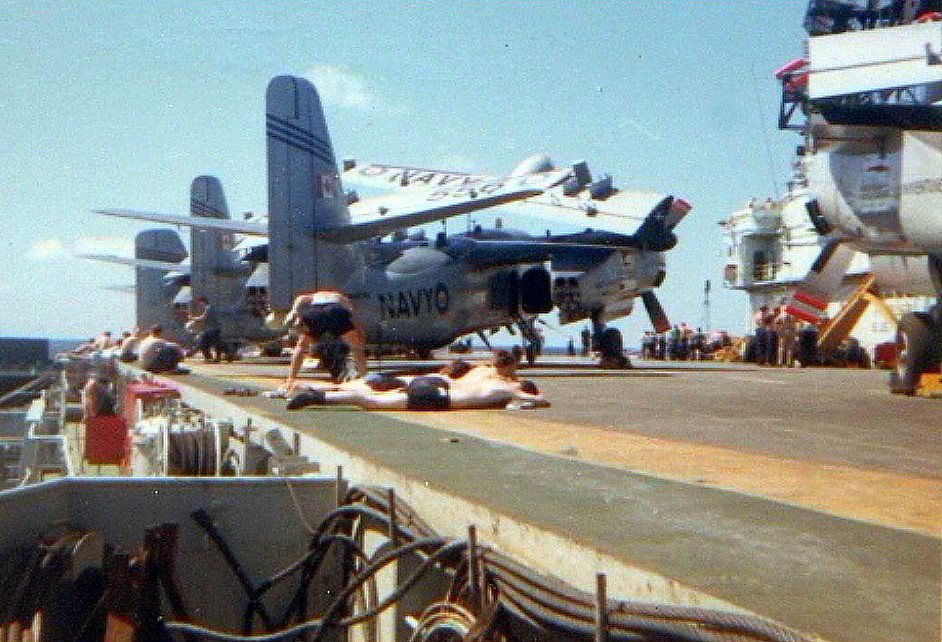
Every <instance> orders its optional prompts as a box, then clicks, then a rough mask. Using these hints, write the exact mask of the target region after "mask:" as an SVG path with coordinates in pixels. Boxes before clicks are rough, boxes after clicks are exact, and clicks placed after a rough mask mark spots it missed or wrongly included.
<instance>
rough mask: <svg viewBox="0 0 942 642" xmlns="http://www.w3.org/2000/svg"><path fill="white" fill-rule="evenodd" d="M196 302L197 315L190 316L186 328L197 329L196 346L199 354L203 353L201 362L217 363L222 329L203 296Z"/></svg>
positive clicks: (220, 351) (214, 310) (217, 317)
mask: <svg viewBox="0 0 942 642" xmlns="http://www.w3.org/2000/svg"><path fill="white" fill-rule="evenodd" d="M196 302H197V303H198V304H199V306H200V310H199V314H197V315H194V316H191V317H190V320H189V322H188V323H187V326H188V327H194V328H199V342H198V345H199V350H200V352H202V353H203V361H205V362H206V363H218V362H219V358H220V356H221V353H222V340H221V337H222V328H221V327H220V325H219V315H218V314H217V313H216V308H214V307H213V306H212V305H211V304H210V302H209V299H207V298H206V297H205V296H201V297H200V298H198V299H197V300H196ZM190 324H194V325H192V326H191V325H190Z"/></svg>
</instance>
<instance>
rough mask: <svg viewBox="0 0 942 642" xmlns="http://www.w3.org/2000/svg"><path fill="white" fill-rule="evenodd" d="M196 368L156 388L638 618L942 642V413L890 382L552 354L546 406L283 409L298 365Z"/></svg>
mask: <svg viewBox="0 0 942 642" xmlns="http://www.w3.org/2000/svg"><path fill="white" fill-rule="evenodd" d="M429 363H430V362H417V361H383V362H372V363H371V370H374V371H402V370H410V369H415V368H419V367H431V366H430V365H429ZM187 365H188V367H192V372H191V373H190V374H187V375H180V376H173V377H159V376H158V377H155V378H156V379H158V380H161V381H166V382H167V383H170V384H171V385H174V386H176V387H178V388H179V389H180V392H181V396H182V399H183V401H184V402H186V403H187V404H190V405H193V406H195V407H197V408H199V409H201V410H203V411H205V412H207V413H209V414H211V415H216V416H232V417H234V418H235V419H236V420H245V419H250V420H251V422H252V425H254V426H255V427H257V428H259V429H263V428H264V427H265V426H266V425H272V426H276V427H278V428H279V429H280V430H282V432H284V431H288V433H291V434H292V438H291V443H293V445H294V447H295V449H296V450H298V452H301V453H304V454H305V455H307V456H309V457H310V458H312V459H314V460H316V461H318V462H319V464H320V465H321V470H322V472H324V473H328V474H329V472H330V467H331V466H336V465H339V466H342V467H343V471H344V474H345V475H347V476H349V477H350V478H351V479H353V480H354V481H358V482H361V483H372V484H385V485H389V486H392V487H394V488H395V490H396V493H397V495H398V496H401V497H403V498H404V500H405V501H407V502H409V503H410V504H412V505H413V507H414V508H415V509H416V510H417V512H418V513H419V514H421V515H423V517H424V518H425V519H427V520H428V521H429V523H431V524H432V525H433V526H434V527H435V528H436V529H438V530H439V531H440V532H442V533H446V534H453V533H450V532H449V529H453V531H454V532H457V533H460V532H461V531H462V530H463V529H465V528H466V527H467V525H468V524H472V523H473V524H475V525H476V527H477V529H478V532H479V533H480V534H481V538H482V539H483V540H484V541H485V542H487V543H488V544H489V545H492V546H494V547H495V548H497V549H498V550H503V551H505V552H506V553H508V554H511V555H513V556H515V557H517V558H518V559H521V561H523V562H525V563H527V564H529V565H531V566H533V567H534V568H537V569H538V570H541V571H543V572H546V573H552V574H554V575H558V576H559V577H563V578H565V579H566V581H568V582H571V583H573V584H575V585H577V586H578V585H582V586H583V587H587V586H589V585H591V584H593V583H594V578H595V574H596V573H597V572H606V573H609V578H610V579H609V582H610V588H609V594H610V595H612V596H617V597H618V598H620V599H637V600H641V601H652V602H666V603H673V604H679V605H702V606H710V607H720V608H730V609H734V610H741V611H745V612H751V613H756V614H759V615H762V616H765V617H768V618H771V619H773V620H775V621H778V622H780V623H782V624H785V625H787V626H790V627H794V628H795V629H797V630H799V631H802V632H804V633H807V634H811V635H814V636H820V637H821V638H823V639H828V640H913V641H916V640H938V639H939V637H940V597H942V588H940V575H942V432H940V422H939V418H940V415H942V413H940V405H939V403H938V402H937V401H931V400H923V399H915V398H909V397H902V396H896V395H891V394H889V393H887V392H886V386H885V379H886V373H884V372H880V371H875V370H854V369H800V368H796V369H773V368H760V367H757V366H754V365H751V364H712V363H702V362H699V363H695V362H646V361H636V362H635V367H634V368H631V369H627V370H602V369H599V368H597V367H595V366H594V365H592V364H590V363H589V362H588V361H587V360H584V359H581V358H578V357H572V358H570V357H547V358H546V361H545V362H539V363H537V364H536V365H535V366H533V367H530V368H522V369H521V371H520V375H521V377H522V378H527V379H532V380H533V381H535V382H536V384H537V385H538V386H539V388H540V390H541V392H542V393H543V394H544V396H546V397H547V398H548V399H549V400H550V401H551V402H552V406H551V407H550V408H546V409H535V410H487V411H442V412H435V411H429V412H406V411H401V412H367V411H362V410H359V409H355V408H348V407H329V408H325V407H312V408H306V409H302V410H297V411H288V410H286V409H285V402H284V401H283V400H280V399H271V398H267V397H265V396H263V395H261V394H251V393H254V392H256V391H258V392H261V391H264V390H274V389H275V388H276V387H277V386H278V385H279V384H280V383H281V382H282V380H283V377H284V376H285V373H286V365H285V364H284V363H283V362H273V361H267V362H266V361H251V360H250V361H242V362H234V363H231V364H215V365H203V364H198V363H190V364H187ZM304 376H305V377H310V378H320V376H321V375H319V374H317V373H306V374H305V375H304ZM246 390H247V391H249V393H250V394H248V395H244V392H245V391H246ZM233 392H243V395H239V394H232V393H233Z"/></svg>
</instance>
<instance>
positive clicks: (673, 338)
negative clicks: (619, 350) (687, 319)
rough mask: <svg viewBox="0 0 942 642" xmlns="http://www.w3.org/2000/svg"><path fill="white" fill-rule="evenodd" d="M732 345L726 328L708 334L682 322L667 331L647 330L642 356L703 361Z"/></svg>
mask: <svg viewBox="0 0 942 642" xmlns="http://www.w3.org/2000/svg"><path fill="white" fill-rule="evenodd" d="M731 345H732V339H731V338H730V336H729V334H727V333H726V331H725V330H722V331H719V332H714V333H712V334H710V335H707V334H705V333H704V332H703V331H702V330H701V329H700V328H697V329H696V330H694V329H691V328H690V327H688V326H687V324H686V323H681V324H679V325H678V324H674V326H673V327H672V328H671V329H670V330H668V331H666V332H652V331H650V330H648V331H646V332H645V333H644V335H643V336H642V337H641V357H642V358H643V359H655V360H659V361H701V360H703V359H708V358H709V357H710V355H711V354H713V353H714V352H716V351H717V350H722V349H723V348H728V347H730V346H731Z"/></svg>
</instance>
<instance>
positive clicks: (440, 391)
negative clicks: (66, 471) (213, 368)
mask: <svg viewBox="0 0 942 642" xmlns="http://www.w3.org/2000/svg"><path fill="white" fill-rule="evenodd" d="M198 303H199V307H198V308H197V311H196V314H193V315H191V316H190V317H189V321H188V323H187V329H188V330H190V331H191V332H195V333H197V336H198V341H197V345H198V348H197V349H198V350H199V351H200V352H202V354H203V358H204V360H205V361H206V362H208V363H213V362H217V361H218V360H219V358H220V351H219V347H218V344H219V330H218V328H219V323H218V317H217V316H216V313H215V311H214V310H213V308H212V306H211V305H210V303H209V301H208V300H206V299H205V298H201V299H199V300H198ZM285 324H286V330H287V331H288V332H290V333H293V334H294V335H296V337H297V339H296V343H295V346H294V350H293V354H292V357H291V362H290V365H289V367H288V374H287V377H286V379H285V382H284V384H283V385H282V386H281V387H280V388H279V389H278V390H277V391H276V393H275V396H280V397H283V398H285V399H286V400H287V403H288V408H289V409H292V410H294V409H298V408H303V407H305V406H309V405H315V404H316V405H327V404H345V405H355V406H359V407H361V408H367V409H400V410H444V409H448V408H465V409H467V408H504V407H507V406H508V405H509V404H516V405H518V406H521V407H523V406H528V407H535V406H543V405H548V402H546V400H545V399H544V398H543V397H542V396H541V395H540V393H539V391H538V390H537V388H536V385H535V384H533V383H532V382H529V381H521V380H519V379H518V378H517V375H516V368H517V365H518V363H519V360H520V356H519V355H514V354H510V353H507V352H504V351H499V352H497V353H496V354H495V356H494V359H493V360H492V361H491V362H489V363H485V364H479V365H472V364H469V363H467V362H465V361H462V360H455V361H453V362H451V363H450V364H448V365H447V366H445V367H444V368H442V369H441V370H439V371H438V372H435V373H432V374H424V375H397V376H391V375H385V374H372V375H371V374H370V373H369V372H368V367H367V360H366V339H365V336H364V334H363V331H362V327H361V325H360V321H359V318H358V315H357V312H356V309H355V307H354V306H353V304H352V302H351V301H350V300H349V299H348V298H347V297H346V296H344V295H343V294H341V293H339V292H328V291H321V292H314V293H311V294H303V295H300V296H298V297H297V298H296V299H295V301H294V304H293V305H292V308H291V310H290V312H289V313H288V315H287V317H286V319H285ZM328 336H330V337H333V338H335V339H337V340H339V341H341V342H342V343H343V344H344V345H345V347H346V348H347V350H349V354H350V357H351V359H352V361H353V364H354V367H355V370H356V378H355V379H352V380H350V381H346V382H342V383H323V382H311V381H309V380H304V381H301V380H299V378H298V375H299V373H300V370H301V366H302V364H303V362H304V359H305V358H306V357H307V356H308V355H310V354H312V353H313V352H314V350H315V349H316V348H317V346H318V344H319V343H320V342H322V341H323V340H324V339H325V338H327V337H328ZM186 356H187V350H186V348H185V347H184V346H183V345H181V344H180V343H177V342H175V341H170V340H168V339H165V338H164V337H163V328H162V327H161V326H160V325H154V326H152V327H151V328H149V329H148V330H147V331H146V332H144V331H142V330H141V329H140V328H137V329H135V330H134V331H133V332H124V333H122V336H121V337H120V338H118V339H115V338H113V337H112V335H111V332H110V331H106V332H103V333H102V334H101V335H99V336H98V337H96V338H94V339H91V340H89V342H88V343H86V344H84V345H82V346H80V347H78V348H77V349H76V350H73V351H71V352H69V353H67V354H66V355H63V358H65V359H69V360H87V361H89V363H91V364H92V366H93V367H94V366H95V365H96V364H97V365H98V366H102V365H103V364H106V363H109V362H110V361H111V360H112V359H117V360H118V361H121V362H124V363H133V364H136V365H138V366H139V367H141V368H142V369H143V370H145V371H147V372H150V373H154V374H186V373H187V372H188V370H186V369H184V368H182V367H181V366H180V364H181V362H183V360H184V359H185V358H186ZM99 370H103V368H99ZM107 382H108V377H106V376H98V375H94V376H90V377H89V378H88V381H87V383H86V385H85V389H84V390H83V393H84V394H83V410H84V412H85V416H86V417H97V416H109V415H111V414H113V411H114V408H113V405H114V404H113V399H112V400H111V401H110V402H109V397H108V395H107V394H105V392H106V390H107Z"/></svg>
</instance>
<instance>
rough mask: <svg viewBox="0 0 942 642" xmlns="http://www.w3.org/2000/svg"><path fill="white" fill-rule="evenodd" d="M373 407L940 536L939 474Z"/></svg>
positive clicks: (599, 462)
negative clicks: (917, 474)
mask: <svg viewBox="0 0 942 642" xmlns="http://www.w3.org/2000/svg"><path fill="white" fill-rule="evenodd" d="M196 369H197V370H202V369H201V368H196ZM213 374H214V376H220V374H222V373H219V372H215V373H213ZM223 376H225V375H223ZM236 377H237V378H238V379H240V380H241V384H243V385H244V384H253V385H257V386H259V387H262V388H267V389H274V388H275V387H276V386H277V385H278V384H279V383H280V380H275V379H270V378H261V377H247V376H238V375H236ZM536 412H537V413H538V411H536ZM378 414H386V415H389V416H390V417H395V418H397V419H401V420H404V421H408V422H410V423H415V424H420V425H423V426H428V427H430V428H438V429H442V430H449V431H452V432H456V433H461V434H465V435H470V436H474V437H480V438H482V439H487V440H490V441H494V442H498V443H503V444H508V445H511V446H515V447H517V448H522V449H524V450H528V451H530V452H535V453H541V454H544V455H552V456H557V457H565V458H568V459H573V460H576V461H582V462H584V463H586V464H590V465H593V466H604V467H607V468H615V469H618V470H624V471H628V472H634V473H641V474H644V475H650V476H652V477H658V478H661V479H669V480H672V481H679V482H683V483H687V484H694V485H699V486H704V487H708V488H716V489H719V490H726V491H732V492H736V493H741V494H744V495H749V496H752V497H757V498H762V499H768V500H772V501H776V502H780V503H782V504H787V505H789V506H796V507H799V508H805V509H809V510H813V511H817V512H820V513H824V514H826V515H832V516H834V517H841V518H846V519H853V520H858V521H861V522H866V523H870V524H876V525H879V526H885V527H887V528H893V529H896V530H900V531H907V532H910V533H917V534H920V535H928V536H930V537H937V538H942V482H940V481H936V480H932V479H926V478H922V477H910V476H906V475H898V474H893V473H883V472H876V471H868V470H861V469H858V468H851V467H848V466H833V465H825V464H819V463H808V462H801V461H797V460H793V459H787V458H778V457H768V456H763V455H754V454H749V453H743V452H739V451H736V450H730V449H725V448H716V447H713V446H703V445H698V444H692V443H688V442H681V441H671V440H666V439H657V438H653V437H646V436H641V435H632V434H630V433H623V432H613V431H609V430H601V429H599V428H592V427H589V426H576V425H570V424H565V423H560V422H551V421H543V420H540V419H538V418H536V417H534V418H532V419H531V418H529V417H520V416H515V415H511V414H509V413H507V412H503V411H494V410H487V411H469V410H464V411H451V412H405V411H396V412H385V413H378Z"/></svg>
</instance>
